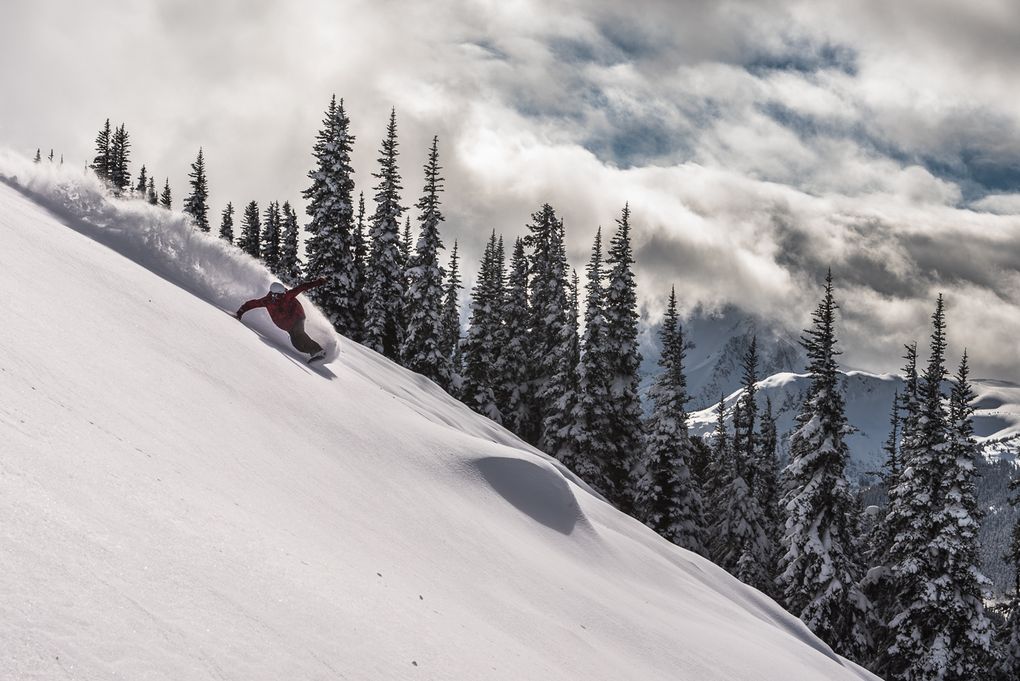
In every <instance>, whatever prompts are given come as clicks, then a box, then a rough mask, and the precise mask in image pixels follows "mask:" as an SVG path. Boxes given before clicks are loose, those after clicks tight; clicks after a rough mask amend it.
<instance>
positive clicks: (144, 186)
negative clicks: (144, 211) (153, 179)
mask: <svg viewBox="0 0 1020 681" xmlns="http://www.w3.org/2000/svg"><path fill="white" fill-rule="evenodd" d="M148 188H149V177H148V175H146V174H145V165H144V164H143V165H142V169H141V170H140V171H138V184H136V185H135V193H136V194H137V195H138V196H139V197H140V198H143V199H144V198H145V192H146V190H148Z"/></svg>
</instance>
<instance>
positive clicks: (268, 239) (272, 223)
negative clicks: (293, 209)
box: [261, 201, 283, 274]
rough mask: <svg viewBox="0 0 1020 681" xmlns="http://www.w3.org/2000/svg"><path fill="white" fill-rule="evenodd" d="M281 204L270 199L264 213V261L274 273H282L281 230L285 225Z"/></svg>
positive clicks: (262, 251)
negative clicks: (281, 214) (281, 213)
mask: <svg viewBox="0 0 1020 681" xmlns="http://www.w3.org/2000/svg"><path fill="white" fill-rule="evenodd" d="M282 223H283V220H282V219H281V217H280V204H279V203H277V202H276V201H270V202H269V205H268V206H266V209H265V211H263V213H262V235H261V240H262V247H261V253H262V262H264V263H266V267H268V268H269V271H270V272H272V273H273V274H279V273H280V236H281V235H280V231H281V228H282V226H283V224H282Z"/></svg>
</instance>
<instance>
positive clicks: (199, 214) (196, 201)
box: [183, 147, 209, 232]
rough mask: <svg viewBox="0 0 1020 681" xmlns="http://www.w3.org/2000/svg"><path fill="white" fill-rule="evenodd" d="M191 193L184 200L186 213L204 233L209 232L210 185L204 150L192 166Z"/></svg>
mask: <svg viewBox="0 0 1020 681" xmlns="http://www.w3.org/2000/svg"><path fill="white" fill-rule="evenodd" d="M188 177H189V178H191V179H190V180H189V182H190V184H191V193H190V194H188V197H187V198H186V199H184V209H183V210H184V212H185V213H187V214H188V215H190V216H191V219H192V220H194V221H195V226H196V227H198V228H199V229H200V230H202V231H203V232H208V231H209V183H208V180H206V177H205V159H204V157H203V155H202V148H201V147H199V149H198V158H196V159H195V162H194V163H192V164H191V172H190V173H188Z"/></svg>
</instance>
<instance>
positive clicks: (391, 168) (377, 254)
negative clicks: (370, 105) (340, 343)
mask: <svg viewBox="0 0 1020 681" xmlns="http://www.w3.org/2000/svg"><path fill="white" fill-rule="evenodd" d="M379 154H380V155H379V172H378V173H374V174H373V177H375V178H377V179H378V180H379V184H378V185H376V187H375V190H376V195H375V206H376V207H375V213H374V214H373V215H372V248H371V252H370V254H369V265H368V281H367V288H368V303H367V306H366V308H367V309H366V320H365V325H366V328H365V344H366V345H367V346H368V347H370V348H372V349H373V350H376V351H377V352H380V353H382V354H384V355H386V356H387V357H389V358H390V359H397V357H398V355H399V351H400V344H401V342H402V340H403V335H404V330H403V328H402V324H401V322H402V317H403V298H404V270H403V262H402V258H401V255H400V218H401V216H402V215H403V212H404V207H403V206H401V205H400V190H401V189H402V187H401V185H400V173H399V170H398V169H397V155H398V152H397V112H396V109H393V110H391V112H390V122H389V125H388V126H387V128H386V137H385V138H384V139H383V142H382V148H381V149H380V151H379Z"/></svg>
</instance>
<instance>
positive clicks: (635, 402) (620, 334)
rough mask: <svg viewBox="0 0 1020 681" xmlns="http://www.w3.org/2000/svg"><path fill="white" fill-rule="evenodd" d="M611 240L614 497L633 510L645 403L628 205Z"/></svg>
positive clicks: (609, 470) (610, 468)
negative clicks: (633, 470)
mask: <svg viewBox="0 0 1020 681" xmlns="http://www.w3.org/2000/svg"><path fill="white" fill-rule="evenodd" d="M616 224H617V229H616V233H615V234H614V235H613V239H612V241H611V242H610V247H609V253H608V258H607V262H606V264H607V265H608V282H607V286H606V306H605V314H606V346H605V347H606V353H607V363H608V366H609V370H610V383H609V384H610V388H611V391H610V396H611V400H610V410H611V417H610V419H611V423H612V430H611V432H612V437H611V440H610V442H611V443H612V447H613V450H614V451H613V453H612V454H611V455H610V457H609V460H608V461H607V467H606V470H605V473H606V477H607V478H608V479H609V481H610V483H609V484H610V487H609V489H608V490H607V493H608V495H609V498H610V500H611V501H613V503H615V504H616V505H617V506H618V507H619V508H620V509H622V510H624V511H628V510H629V509H630V507H631V499H630V490H629V489H628V488H629V481H630V472H631V467H632V466H633V465H634V460H633V457H634V453H635V452H637V451H639V448H640V444H641V400H640V397H639V395H638V380H639V379H638V368H639V367H640V365H641V353H640V352H638V340H637V336H638V309H637V284H636V282H635V280H634V271H633V265H634V256H633V252H632V248H631V243H630V206H629V205H627V206H624V208H623V212H622V213H621V215H620V219H618V220H617V221H616Z"/></svg>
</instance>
